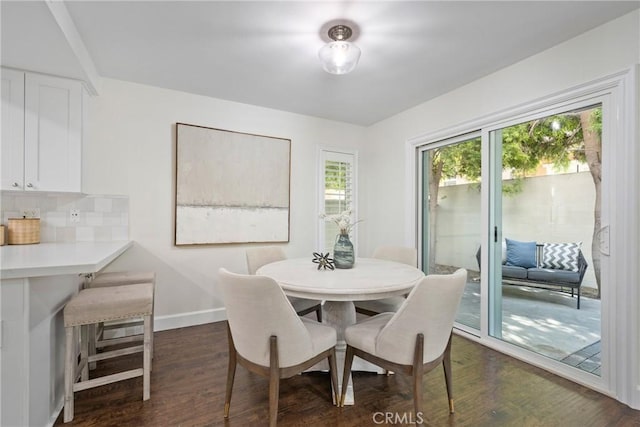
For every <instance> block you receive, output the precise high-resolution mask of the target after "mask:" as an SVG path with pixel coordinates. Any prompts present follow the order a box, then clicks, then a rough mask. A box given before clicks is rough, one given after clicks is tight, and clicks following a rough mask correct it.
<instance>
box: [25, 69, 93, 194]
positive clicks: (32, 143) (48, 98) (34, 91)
mask: <svg viewBox="0 0 640 427" xmlns="http://www.w3.org/2000/svg"><path fill="white" fill-rule="evenodd" d="M24 147H25V148H24V149H25V155H24V159H25V161H24V182H25V190H35V191H74V192H80V191H81V183H80V181H81V177H82V170H81V162H82V86H81V83H80V82H78V81H75V80H67V79H62V78H56V77H50V76H42V75H37V74H30V73H27V74H26V77H25V145H24Z"/></svg>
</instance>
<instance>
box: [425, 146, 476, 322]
mask: <svg viewBox="0 0 640 427" xmlns="http://www.w3.org/2000/svg"><path fill="white" fill-rule="evenodd" d="M421 163H422V170H423V174H422V176H423V183H422V188H423V209H422V230H423V236H424V238H423V239H422V242H423V247H422V251H421V253H422V266H423V270H424V271H425V272H427V273H430V274H442V273H450V272H453V271H455V270H456V269H458V268H460V267H464V268H466V269H467V270H468V271H469V280H468V283H467V287H466V291H465V294H464V297H463V301H462V304H461V306H460V309H459V311H458V315H457V318H456V319H457V322H458V323H459V324H461V325H465V326H466V327H468V328H471V329H475V330H479V329H480V275H479V264H478V263H479V260H480V258H479V257H478V256H477V255H479V248H480V234H481V227H480V214H481V209H480V205H481V203H480V202H481V199H480V175H481V171H482V164H481V143H480V134H479V133H474V134H469V135H464V136H462V137H459V138H452V139H449V140H446V141H441V142H440V143H438V144H435V146H432V147H429V148H428V149H425V150H423V151H422V154H421Z"/></svg>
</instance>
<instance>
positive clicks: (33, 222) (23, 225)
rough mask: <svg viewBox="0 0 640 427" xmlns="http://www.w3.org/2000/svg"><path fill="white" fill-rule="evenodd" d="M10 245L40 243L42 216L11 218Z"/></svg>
mask: <svg viewBox="0 0 640 427" xmlns="http://www.w3.org/2000/svg"><path fill="white" fill-rule="evenodd" d="M8 241H9V244H10V245H29V244H33V243H40V218H9V238H8Z"/></svg>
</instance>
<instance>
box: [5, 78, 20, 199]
mask: <svg viewBox="0 0 640 427" xmlns="http://www.w3.org/2000/svg"><path fill="white" fill-rule="evenodd" d="M0 74H1V75H2V89H1V90H0V92H1V93H2V151H1V153H0V154H1V155H2V189H3V190H22V188H23V183H24V73H23V72H20V71H15V70H8V69H4V68H3V69H2V72H1V73H0Z"/></svg>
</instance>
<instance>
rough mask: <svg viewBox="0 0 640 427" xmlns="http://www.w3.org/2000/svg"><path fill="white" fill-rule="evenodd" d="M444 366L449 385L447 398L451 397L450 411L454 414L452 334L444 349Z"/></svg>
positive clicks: (445, 379)
mask: <svg viewBox="0 0 640 427" xmlns="http://www.w3.org/2000/svg"><path fill="white" fill-rule="evenodd" d="M442 366H443V368H444V381H445V383H446V385H447V398H448V399H449V413H450V414H453V412H454V408H453V385H452V381H451V378H452V377H451V336H449V342H448V343H447V348H446V349H445V350H444V357H443V358H442Z"/></svg>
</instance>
